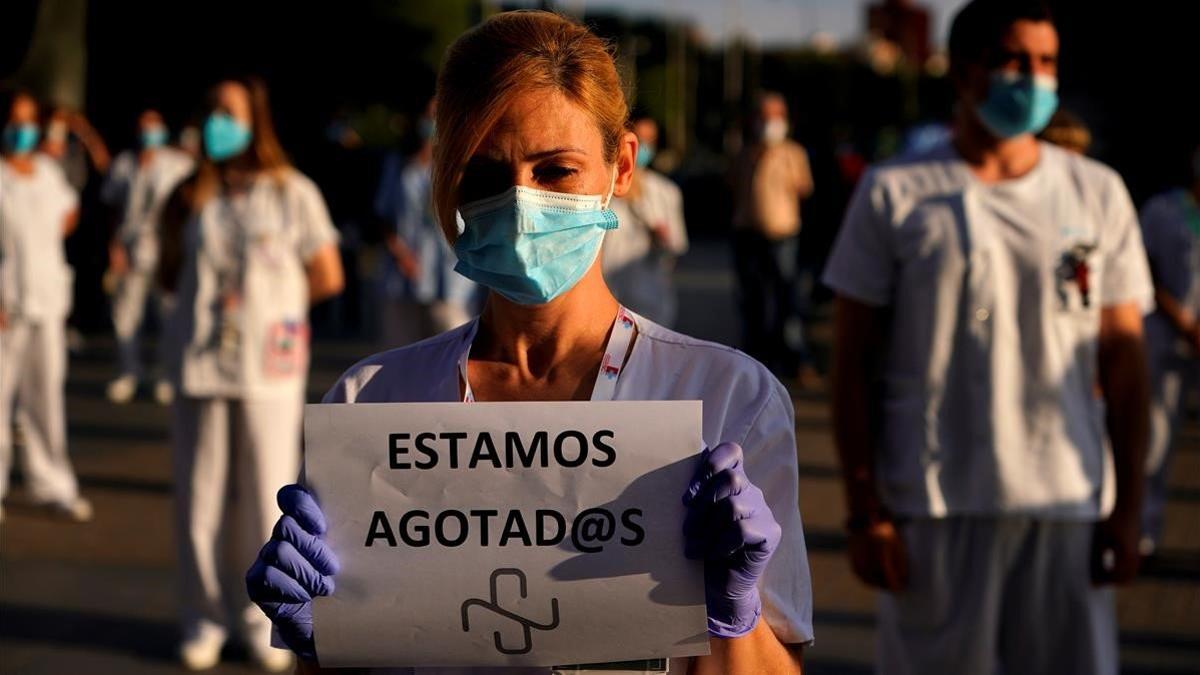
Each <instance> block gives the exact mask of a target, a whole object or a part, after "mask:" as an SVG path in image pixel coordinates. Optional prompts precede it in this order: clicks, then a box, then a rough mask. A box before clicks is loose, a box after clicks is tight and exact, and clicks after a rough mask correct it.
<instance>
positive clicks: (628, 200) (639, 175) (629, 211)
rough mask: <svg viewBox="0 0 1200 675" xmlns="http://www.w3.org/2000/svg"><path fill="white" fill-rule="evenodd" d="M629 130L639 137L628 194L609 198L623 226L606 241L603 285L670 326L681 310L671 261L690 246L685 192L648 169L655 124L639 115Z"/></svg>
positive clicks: (654, 144)
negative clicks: (605, 283) (685, 213)
mask: <svg viewBox="0 0 1200 675" xmlns="http://www.w3.org/2000/svg"><path fill="white" fill-rule="evenodd" d="M631 128H632V129H633V133H634V134H636V135H637V137H638V153H637V158H636V159H637V166H636V168H635V169H634V171H633V182H632V183H630V186H629V194H627V195H626V196H624V197H620V198H617V199H613V203H612V210H613V212H614V213H616V214H617V219H618V220H619V221H620V223H621V227H618V228H617V229H615V230H611V231H609V233H608V234H607V236H606V237H605V239H604V248H603V250H602V252H601V255H602V256H603V265H604V280H605V281H606V282H608V287H609V288H610V289H611V290H612V292H613V295H615V296H616V297H617V300H619V301H621V304H623V305H625V306H626V307H628V308H630V309H632V310H633V311H635V312H637V313H638V314H641V315H642V316H645V317H646V318H647V319H650V320H651V321H653V322H655V323H657V324H659V325H662V326H667V327H670V326H671V325H673V324H674V323H675V315H676V312H677V310H678V305H679V300H678V298H677V297H676V296H675V286H674V284H673V283H672V282H671V274H672V272H673V271H674V269H675V259H676V258H677V257H679V256H681V255H683V254H684V253H686V252H687V247H688V238H687V227H686V226H685V225H684V222H683V193H682V192H680V190H679V187H678V186H677V185H675V183H674V182H673V181H672V180H671V179H670V178H667V177H666V176H664V175H662V174H661V173H659V172H657V171H655V170H654V169H652V168H651V167H650V163H651V162H652V161H654V154H655V152H657V150H658V138H659V136H658V123H657V122H655V121H654V118H652V117H650V116H649V115H645V114H637V115H634V116H633V117H632V118H631Z"/></svg>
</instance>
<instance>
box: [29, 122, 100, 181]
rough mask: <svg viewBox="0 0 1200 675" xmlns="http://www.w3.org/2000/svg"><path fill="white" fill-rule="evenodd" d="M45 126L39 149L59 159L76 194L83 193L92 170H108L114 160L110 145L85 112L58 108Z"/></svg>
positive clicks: (55, 159) (97, 171) (56, 159)
mask: <svg viewBox="0 0 1200 675" xmlns="http://www.w3.org/2000/svg"><path fill="white" fill-rule="evenodd" d="M45 126H46V135H45V137H43V138H42V144H41V147H40V148H39V149H40V150H41V151H42V152H43V153H44V154H46V155H48V156H49V157H51V158H52V159H54V161H56V162H58V164H59V166H61V167H62V170H63V173H64V174H66V176H67V180H68V181H69V182H70V183H71V186H72V187H73V188H75V192H76V193H82V192H83V189H84V187H85V186H86V185H87V182H88V178H89V176H90V174H91V172H93V171H94V172H95V173H96V174H98V175H101V176H102V175H104V174H106V173H108V167H109V164H110V163H111V160H112V156H111V155H110V154H109V152H108V146H107V145H105V143H104V139H103V138H101V137H100V134H99V133H98V132H97V131H96V129H95V128H93V127H92V125H91V123H90V122H88V120H87V118H86V117H84V116H83V113H81V112H79V111H77V110H71V109H69V108H65V107H62V106H59V107H55V108H54V109H52V110H51V111H50V114H48V115H47V116H46V123H45Z"/></svg>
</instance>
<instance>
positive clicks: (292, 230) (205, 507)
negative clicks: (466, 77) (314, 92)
mask: <svg viewBox="0 0 1200 675" xmlns="http://www.w3.org/2000/svg"><path fill="white" fill-rule="evenodd" d="M210 104H211V109H210V110H211V112H210V114H209V116H208V118H207V120H206V121H205V123H204V130H203V139H204V155H205V156H204V159H202V160H201V162H200V166H199V168H198V170H197V172H196V174H195V175H194V176H193V177H192V178H191V179H189V180H187V181H185V182H184V183H183V184H182V185H180V187H179V188H178V189H177V190H176V191H175V193H174V194H173V195H172V197H171V200H170V202H169V203H168V205H167V207H166V212H165V213H164V226H165V228H164V236H163V242H162V258H161V262H160V270H159V271H160V276H161V278H162V281H163V284H164V286H165V287H167V288H168V289H174V290H175V291H176V306H175V309H174V311H173V313H172V317H171V319H170V321H169V322H168V329H167V334H168V337H167V340H168V344H169V345H170V353H169V357H168V361H169V363H170V364H171V366H172V368H173V370H174V381H175V388H176V392H177V393H176V397H175V404H174V411H173V414H174V419H173V421H172V422H173V423H172V426H171V432H172V446H173V451H174V474H175V485H176V505H177V510H176V516H177V527H178V532H179V556H180V567H179V570H180V576H181V580H180V584H181V590H182V598H181V609H182V621H183V643H182V645H181V648H180V658H181V660H182V661H183V663H184V665H185V666H187V667H188V668H191V669H204V668H209V667H212V666H213V665H215V664H216V663H217V661H218V660H219V657H220V653H221V647H222V645H223V643H224V642H225V639H226V636H227V633H228V631H229V626H228V622H227V620H226V619H227V617H226V613H225V612H226V601H228V600H230V599H234V598H240V597H243V596H242V594H241V592H240V589H230V588H227V587H226V586H224V585H223V581H224V579H225V578H226V576H225V575H224V574H222V569H221V566H220V565H219V561H221V560H222V556H221V555H220V553H221V552H220V550H219V549H220V547H221V544H228V545H231V546H233V547H234V552H235V555H234V556H232V558H230V559H231V560H232V561H234V562H237V563H243V564H248V563H249V561H250V560H251V559H253V556H254V552H253V543H252V542H255V541H258V542H261V541H262V540H263V539H264V538H266V537H267V536H268V534H269V533H270V529H271V523H272V521H273V516H274V511H275V506H274V494H275V491H276V490H278V489H279V487H280V486H281V485H283V484H285V483H287V482H289V481H291V480H293V479H294V478H295V476H296V472H297V471H298V470H299V463H300V415H301V410H302V408H303V404H304V386H305V380H306V376H307V372H308V339H309V331H308V321H307V317H308V308H309V305H310V304H311V303H313V302H318V301H320V300H323V299H326V298H329V297H331V296H333V295H336V294H337V293H338V292H340V291H341V288H342V283H343V279H342V267H341V260H340V258H339V257H338V252H337V247H336V239H337V233H336V230H334V227H333V224H332V223H331V222H330V219H329V214H328V212H327V210H326V208H325V203H324V201H323V200H322V198H321V194H320V192H319V191H318V190H317V187H316V186H315V185H314V184H313V183H312V182H311V181H310V180H308V178H306V177H304V176H303V175H301V174H300V173H299V172H297V171H296V170H295V169H293V168H292V167H291V165H290V164H289V163H288V161H287V158H286V157H285V156H284V153H283V150H282V148H280V146H279V142H278V141H277V140H276V136H275V130H274V127H273V126H272V123H271V117H270V108H269V106H268V103H267V93H266V88H265V86H264V85H263V84H262V83H261V82H259V81H258V80H254V79H245V80H227V81H224V82H221V83H220V84H218V85H217V86H216V87H215V88H214V89H213V91H212V98H211V101H210ZM227 495H229V496H231V503H230V504H229V511H230V513H229V514H226V513H225V511H226V499H227ZM223 517H224V521H223ZM225 523H228V524H229V526H230V527H232V528H234V529H235V530H236V529H237V528H240V529H241V530H242V531H240V532H229V531H228V530H226V529H225V528H223V525H224V524H225ZM227 532H228V534H226V533H227ZM235 535H237V536H235ZM234 604H235V606H236V604H237V603H234ZM240 609H241V612H240V615H239V616H237V617H235V618H234V620H235V621H236V622H238V623H239V624H240V625H239V626H237V628H240V629H241V631H242V633H243V637H244V639H245V642H246V646H247V647H248V649H249V651H250V653H251V656H252V657H253V658H254V659H255V660H256V661H257V662H258V663H259V664H260V665H261V666H263V667H266V668H267V669H269V670H281V669H284V668H286V667H287V666H288V665H289V663H290V661H291V659H290V655H288V654H287V652H284V651H280V650H275V649H272V648H270V647H269V634H270V624H269V623H268V622H267V621H265V620H264V619H263V617H262V615H261V614H260V613H258V612H256V610H255V608H254V607H253V605H245V606H242V607H240Z"/></svg>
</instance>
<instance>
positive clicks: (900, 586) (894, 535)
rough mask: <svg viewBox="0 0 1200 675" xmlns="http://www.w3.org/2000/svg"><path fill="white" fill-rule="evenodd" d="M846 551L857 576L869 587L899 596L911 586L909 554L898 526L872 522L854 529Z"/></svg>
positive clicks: (876, 521)
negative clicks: (909, 579) (909, 584)
mask: <svg viewBox="0 0 1200 675" xmlns="http://www.w3.org/2000/svg"><path fill="white" fill-rule="evenodd" d="M847 548H848V549H849V553H850V566H851V567H852V568H853V569H854V574H855V575H856V576H857V577H858V578H859V579H861V580H862V581H863V583H865V584H867V585H868V586H873V587H875V588H878V589H881V590H885V591H891V592H893V593H898V592H900V591H902V590H904V589H905V587H907V586H908V554H907V552H906V551H905V550H904V540H903V539H901V538H900V532H899V531H898V530H897V529H896V525H895V523H893V522H892V521H891V520H889V519H879V520H872V521H871V522H870V523H869V524H867V525H866V526H864V527H861V528H859V527H855V528H851V531H850V537H849V541H848V542H847Z"/></svg>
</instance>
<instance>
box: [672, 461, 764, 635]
mask: <svg viewBox="0 0 1200 675" xmlns="http://www.w3.org/2000/svg"><path fill="white" fill-rule="evenodd" d="M683 503H684V506H686V507H687V516H686V518H685V519H684V522H683V534H684V542H685V545H684V555H686V556H687V557H688V558H691V559H693V560H704V594H705V601H706V604H707V606H708V632H709V633H710V634H711V635H713V636H715V637H723V638H731V637H738V636H741V635H745V634H746V633H749V632H750V631H751V630H753V629H754V626H755V625H756V624H757V623H758V616H759V614H760V613H761V612H762V600H761V599H760V598H759V595H758V580H759V577H761V576H762V574H763V572H764V571H765V570H766V569H767V563H768V562H769V561H770V560H771V554H772V553H774V552H775V549H776V547H778V546H779V539H780V537H781V536H782V534H783V530H782V528H780V526H779V523H778V522H776V521H775V516H774V515H772V514H771V508H770V507H769V506H767V501H766V498H765V497H764V496H763V492H762V490H760V489H758V487H756V486H755V485H754V484H753V483H751V482H750V479H749V478H747V477H746V471H745V468H744V461H743V456H742V447H741V446H740V445H738V444H737V443H721V444H720V445H718V446H717V447H715V448H712V449H711V450H705V451H704V452H703V453H702V454H701V456H700V466H699V467H698V468H697V469H696V474H695V475H694V476H693V477H692V482H691V483H690V484H689V485H688V489H687V492H686V493H684V495H683Z"/></svg>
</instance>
